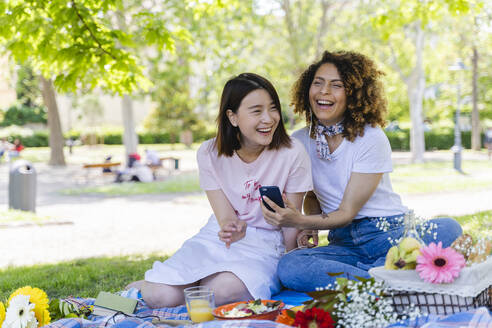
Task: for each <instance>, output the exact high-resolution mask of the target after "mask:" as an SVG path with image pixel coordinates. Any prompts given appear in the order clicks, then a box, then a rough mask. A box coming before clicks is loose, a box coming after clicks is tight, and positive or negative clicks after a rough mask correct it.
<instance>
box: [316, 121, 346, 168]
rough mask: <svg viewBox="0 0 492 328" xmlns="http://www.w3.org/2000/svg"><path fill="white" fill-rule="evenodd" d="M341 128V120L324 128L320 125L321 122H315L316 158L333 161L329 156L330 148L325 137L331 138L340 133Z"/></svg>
mask: <svg viewBox="0 0 492 328" xmlns="http://www.w3.org/2000/svg"><path fill="white" fill-rule="evenodd" d="M343 130H344V128H343V120H341V121H340V122H338V123H336V124H333V125H330V126H325V125H323V124H321V122H319V121H318V122H317V124H316V130H315V132H316V152H317V153H318V157H319V158H322V159H326V160H329V161H331V160H332V159H333V157H332V155H331V154H330V148H329V147H328V141H327V140H326V136H328V137H333V136H336V135H337V134H340V133H342V132H343Z"/></svg>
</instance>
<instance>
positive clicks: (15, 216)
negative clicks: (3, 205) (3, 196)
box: [0, 209, 52, 225]
mask: <svg viewBox="0 0 492 328" xmlns="http://www.w3.org/2000/svg"><path fill="white" fill-rule="evenodd" d="M51 220H52V218H50V217H48V216H41V215H37V214H36V213H32V212H26V211H19V210H11V209H9V210H6V211H4V210H0V225H2V224H5V223H24V222H30V223H37V224H43V223H46V222H49V221H51Z"/></svg>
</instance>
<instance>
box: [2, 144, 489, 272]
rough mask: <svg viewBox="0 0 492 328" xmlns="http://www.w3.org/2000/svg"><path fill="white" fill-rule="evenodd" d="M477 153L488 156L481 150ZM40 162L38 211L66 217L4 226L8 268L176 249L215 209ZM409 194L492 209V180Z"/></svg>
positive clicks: (444, 210)
mask: <svg viewBox="0 0 492 328" xmlns="http://www.w3.org/2000/svg"><path fill="white" fill-rule="evenodd" d="M471 155H472V156H477V155H478V156H479V157H480V155H481V154H476V155H473V154H471ZM446 156H448V155H447V154H444V155H443V154H438V155H436V154H432V153H429V154H426V157H427V158H432V160H448V158H447V157H446ZM393 157H394V161H395V162H397V163H405V162H408V153H394V156H393ZM480 158H481V157H480ZM465 159H466V158H465ZM449 160H450V159H449ZM187 165H188V166H185V167H186V168H187V169H190V170H193V169H196V167H195V166H194V164H193V163H188V164H187ZM35 167H36V170H37V172H38V192H37V207H36V210H37V213H38V214H40V215H46V216H50V217H54V218H57V219H58V220H59V221H60V224H56V225H45V226H22V227H9V228H0V241H1V247H0V268H5V267H8V266H10V265H14V266H18V265H32V264H37V263H56V262H58V261H65V260H70V259H75V258H86V257H93V256H116V255H130V254H148V253H152V252H160V253H162V254H166V253H171V252H173V251H174V250H176V249H177V248H178V247H179V246H180V245H181V244H182V243H183V241H185V240H186V239H187V238H189V237H191V236H192V235H193V234H195V233H196V232H197V231H198V230H199V229H200V227H202V226H203V225H204V224H205V222H206V221H207V219H208V217H209V216H210V214H211V212H212V210H211V208H210V205H209V204H208V201H207V199H206V197H205V195H204V193H202V192H199V193H188V194H172V195H138V196H125V197H101V196H62V195H60V194H58V193H57V190H60V189H64V188H69V187H74V186H76V185H77V184H79V183H80V181H81V179H83V176H82V175H83V172H82V173H81V172H80V165H73V166H68V167H65V168H51V167H48V166H46V165H44V164H36V165H35ZM491 167H492V166H491ZM491 172H492V171H491ZM491 174H492V173H491ZM402 200H403V202H404V204H406V205H407V206H409V207H410V208H414V209H415V210H416V213H417V214H419V215H422V216H424V217H430V216H434V215H442V214H447V215H462V214H469V213H475V212H478V211H482V210H490V209H492V187H491V189H490V190H484V191H480V192H466V193H463V192H452V193H433V194H423V195H402ZM7 207H8V165H6V164H2V165H0V209H2V210H3V209H7ZM62 223H66V224H62Z"/></svg>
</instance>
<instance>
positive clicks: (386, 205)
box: [292, 125, 407, 219]
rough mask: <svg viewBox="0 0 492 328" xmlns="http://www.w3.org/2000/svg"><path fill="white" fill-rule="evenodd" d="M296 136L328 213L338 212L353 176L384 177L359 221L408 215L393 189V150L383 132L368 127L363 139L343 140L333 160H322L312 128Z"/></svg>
mask: <svg viewBox="0 0 492 328" xmlns="http://www.w3.org/2000/svg"><path fill="white" fill-rule="evenodd" d="M292 136H293V137H295V138H297V139H299V140H300V141H301V142H302V143H303V144H304V146H305V147H306V150H307V151H308V154H309V157H310V158H311V166H312V170H313V184H314V193H315V194H316V197H317V198H318V200H319V202H320V205H321V209H322V210H323V212H324V213H330V212H333V211H336V210H337V209H338V207H339V206H340V203H341V202H342V198H343V193H344V192H345V188H346V187H347V184H348V181H349V179H350V175H351V174H352V172H357V173H383V177H382V179H381V182H380V183H379V185H378V186H377V188H376V190H375V191H374V194H373V195H372V196H371V198H369V200H368V201H367V202H366V203H365V204H364V206H363V207H362V208H361V209H360V211H359V213H358V214H357V216H356V217H355V218H356V219H360V218H363V217H381V216H391V215H398V214H403V213H405V212H406V211H407V208H406V207H405V206H403V205H402V203H401V199H400V196H399V195H398V194H396V193H395V192H394V191H393V188H392V187H391V181H390V178H389V172H391V171H393V165H392V163H391V146H390V144H389V141H388V138H387V137H386V135H385V134H384V132H383V130H381V129H380V128H373V127H371V126H370V125H366V127H365V129H364V136H363V137H360V136H359V137H357V138H356V139H355V140H354V141H353V142H350V141H348V140H346V139H345V138H343V141H342V143H341V144H340V146H338V148H337V149H335V151H334V152H333V153H332V159H331V160H325V159H321V158H318V155H317V153H316V141H315V140H314V139H311V138H309V127H306V128H303V129H301V130H298V131H296V132H294V133H293V135H292Z"/></svg>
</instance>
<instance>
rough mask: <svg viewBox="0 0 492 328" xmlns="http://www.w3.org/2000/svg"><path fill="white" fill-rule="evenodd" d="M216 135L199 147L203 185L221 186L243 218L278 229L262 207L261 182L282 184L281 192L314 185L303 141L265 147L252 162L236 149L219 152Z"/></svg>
mask: <svg viewBox="0 0 492 328" xmlns="http://www.w3.org/2000/svg"><path fill="white" fill-rule="evenodd" d="M213 143H214V139H210V140H207V141H205V142H204V143H203V144H202V145H201V146H200V149H198V152H197V161H198V169H199V175H200V187H201V188H202V189H203V190H218V189H221V190H222V191H223V192H224V194H225V195H226V197H227V199H228V200H229V202H230V203H231V205H232V207H233V208H234V210H235V212H236V215H237V216H238V218H239V219H240V220H244V221H246V222H247V224H248V226H252V227H257V228H263V229H269V230H278V229H279V228H277V227H274V226H272V225H270V224H269V223H267V222H266V221H265V219H264V218H263V213H262V212H261V207H260V199H261V198H260V192H259V188H260V187H261V186H278V187H279V189H280V192H282V193H283V192H285V193H295V192H306V191H309V190H312V189H313V184H312V177H311V165H310V162H309V157H308V155H307V153H306V151H305V149H304V147H303V146H302V144H301V143H300V142H299V141H298V140H296V139H292V147H291V148H287V147H283V148H280V149H279V150H268V149H265V150H263V152H262V153H261V154H260V156H258V158H257V159H256V160H255V161H254V162H252V163H245V162H243V160H241V158H240V157H239V156H238V155H237V154H236V152H234V154H233V155H232V156H231V157H228V156H224V155H222V156H217V150H216V149H215V148H214V147H213Z"/></svg>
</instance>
